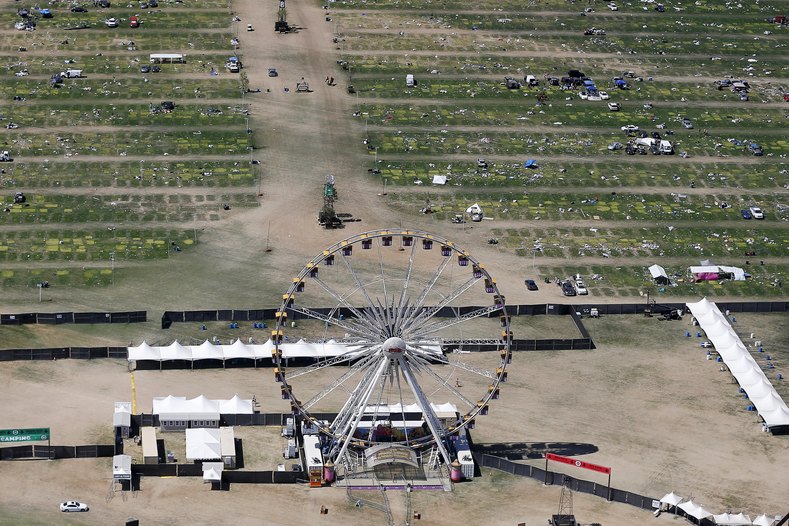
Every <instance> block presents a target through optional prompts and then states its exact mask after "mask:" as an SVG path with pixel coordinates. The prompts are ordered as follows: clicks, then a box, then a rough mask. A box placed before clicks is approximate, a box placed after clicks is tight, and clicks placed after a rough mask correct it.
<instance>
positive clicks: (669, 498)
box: [660, 491, 683, 506]
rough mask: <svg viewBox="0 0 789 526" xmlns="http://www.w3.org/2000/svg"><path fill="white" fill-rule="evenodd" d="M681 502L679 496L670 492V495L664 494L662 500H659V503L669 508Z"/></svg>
mask: <svg viewBox="0 0 789 526" xmlns="http://www.w3.org/2000/svg"><path fill="white" fill-rule="evenodd" d="M682 500H683V498H682V497H680V496H679V495H677V494H676V493H674V492H673V491H672V492H671V493H666V494H665V495H663V498H662V499H660V502H662V503H663V504H668V505H669V506H676V505H677V504H679V503H680V502H682Z"/></svg>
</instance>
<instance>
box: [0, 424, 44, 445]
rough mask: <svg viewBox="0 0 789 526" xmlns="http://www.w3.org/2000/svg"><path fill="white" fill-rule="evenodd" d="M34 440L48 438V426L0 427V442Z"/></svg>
mask: <svg viewBox="0 0 789 526" xmlns="http://www.w3.org/2000/svg"><path fill="white" fill-rule="evenodd" d="M36 440H49V428H48V427H39V428H36V429H0V442H35V441H36Z"/></svg>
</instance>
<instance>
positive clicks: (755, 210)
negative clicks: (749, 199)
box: [749, 206, 764, 219]
mask: <svg viewBox="0 0 789 526" xmlns="http://www.w3.org/2000/svg"><path fill="white" fill-rule="evenodd" d="M749 210H750V211H751V215H752V216H753V218H754V219H764V212H763V211H762V209H761V208H759V207H758V206H752V207H751V208H749Z"/></svg>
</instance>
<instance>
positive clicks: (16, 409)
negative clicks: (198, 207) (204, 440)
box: [0, 316, 789, 526]
mask: <svg viewBox="0 0 789 526" xmlns="http://www.w3.org/2000/svg"><path fill="white" fill-rule="evenodd" d="M754 319H755V318H754ZM773 322H777V323H773V324H766V325H765V326H760V327H759V328H758V329H757V334H759V337H761V338H762V339H763V340H764V344H765V345H769V346H770V347H771V348H780V347H782V346H783V347H785V346H786V344H787V337H786V331H785V328H784V327H782V326H781V324H780V323H779V322H780V320H778V319H775V318H774V319H773ZM738 323H747V324H749V325H753V326H756V322H755V321H752V320H751V318H750V317H748V316H746V317H745V318H743V317H740V318H738ZM586 324H587V327H588V328H589V330H590V332H591V333H592V336H593V337H594V338H595V339H596V340H597V341H598V349H596V350H594V351H558V352H522V353H517V354H516V356H515V359H514V361H513V363H512V365H511V366H510V368H509V371H510V376H509V381H508V382H507V383H506V384H505V385H504V386H503V389H502V398H501V399H500V400H497V401H495V403H493V404H492V406H491V412H490V414H489V415H488V416H485V417H480V418H479V419H478V425H477V427H476V429H475V430H474V431H473V432H472V433H473V437H474V441H475V443H476V444H477V445H479V446H481V447H483V448H484V447H498V448H502V447H503V448H504V450H505V451H506V455H507V456H509V457H510V458H512V459H513V460H515V461H520V462H528V463H533V464H534V465H536V466H541V465H542V464H543V462H544V461H543V460H539V459H529V458H528V457H529V456H530V454H538V455H539V454H540V453H544V451H545V446H543V445H542V443H545V442H547V443H551V444H552V446H551V447H558V448H561V447H562V445H563V444H569V445H580V446H583V448H584V450H586V451H590V453H589V454H587V455H584V456H583V457H582V458H584V460H588V461H590V462H594V463H598V464H602V465H606V466H611V467H612V468H613V485H614V486H615V487H619V488H623V489H627V490H630V491H634V492H639V493H641V494H644V495H649V496H656V497H660V496H662V495H663V494H664V493H667V492H669V491H672V490H673V491H676V492H677V493H679V494H680V495H685V496H692V497H693V498H694V500H697V501H699V502H701V503H702V504H704V505H705V506H706V507H708V508H709V509H711V510H713V511H715V512H719V511H721V512H722V511H724V510H728V509H731V510H743V511H746V512H748V513H750V514H751V515H752V516H753V515H755V514H758V513H761V512H768V513H778V512H781V511H782V510H781V506H783V504H784V500H785V499H784V496H785V495H784V494H785V491H784V488H783V485H782V480H783V479H784V474H783V470H781V469H780V468H779V466H782V465H784V464H785V463H786V462H788V461H789V446H787V442H786V437H775V436H772V435H770V434H768V433H762V432H761V431H760V428H759V425H758V423H757V421H756V416H755V414H753V413H748V412H746V411H745V405H746V401H745V400H743V399H742V398H741V395H739V394H738V392H737V389H736V385H734V384H732V382H731V379H730V376H729V375H728V374H726V373H722V372H720V371H719V368H718V366H717V364H716V363H715V362H714V361H709V360H706V359H705V355H706V351H705V350H704V349H702V348H700V347H699V341H698V339H697V338H695V336H694V337H693V338H686V337H685V335H684V333H685V330H692V327H691V326H690V322H689V320H688V319H685V320H683V321H681V322H662V321H659V320H658V319H657V318H643V317H635V316H633V317H617V316H610V317H607V318H602V319H600V320H587V321H586ZM612 340H615V341H612ZM617 342H618V343H617ZM486 354H487V353H479V354H472V355H465V356H464V359H465V360H466V361H468V362H469V363H471V364H477V365H479V366H483V365H484V364H485V363H486V359H487V357H486V356H485V355H486ZM133 374H134V383H135V386H136V402H137V410H138V411H145V412H149V411H150V410H151V400H152V398H153V397H155V396H166V395H168V394H173V395H178V396H187V397H193V396H197V395H199V394H205V395H206V396H208V397H209V398H229V397H231V396H233V395H234V394H239V395H241V396H243V397H250V396H252V395H253V394H254V395H255V396H256V398H257V400H258V401H259V402H260V404H261V410H262V411H276V412H279V411H287V410H288V406H287V404H285V403H284V402H283V401H282V400H281V398H280V397H279V388H278V384H276V383H275V382H274V381H273V375H272V373H271V369H270V368H261V369H258V370H255V369H228V370H218V369H217V370H199V371H161V372H160V371H144V370H139V371H135V372H134V373H133ZM315 381H316V383H318V384H319V383H320V378H316V380H315ZM0 382H2V384H3V385H4V386H5V394H4V396H3V406H4V410H3V420H4V422H9V423H10V422H13V423H14V425H15V426H28V427H37V426H44V425H47V426H50V427H51V428H52V435H53V441H54V443H56V444H64V445H66V444H69V445H71V444H83V443H97V442H99V443H110V441H111V416H112V404H113V402H114V401H117V400H130V399H131V397H132V394H131V373H129V372H128V370H127V367H126V363H125V362H122V361H116V360H93V361H90V362H82V361H76V360H60V361H56V362H10V363H6V364H4V366H3V368H2V370H1V371H0ZM75 385H79V386H80V389H79V390H75V389H74V386H75ZM477 387H479V386H477ZM463 389H465V390H466V394H467V395H469V396H474V395H476V394H481V393H474V392H473V389H474V386H473V385H471V384H464V387H463ZM327 403H328V402H327ZM329 405H330V404H329ZM238 434H239V436H240V437H242V438H243V439H244V443H245V448H244V449H245V455H247V456H248V458H249V459H250V466H251V467H254V468H255V469H273V468H274V467H275V465H276V464H277V463H279V462H282V460H281V459H280V458H279V457H278V450H279V449H280V448H281V447H282V446H284V439H282V438H280V437H279V436H278V430H277V429H270V428H267V429H256V428H246V429H241V430H240V431H239V433H238ZM162 436H163V438H165V443H166V445H167V447H168V449H172V450H174V451H180V450H181V449H182V447H183V446H182V442H183V434H181V433H169V434H163V435H162ZM179 443H180V444H181V445H179ZM519 454H520V458H519ZM0 468H1V469H2V472H3V476H2V477H0V495H2V498H0V515H3V516H5V517H7V519H5V520H6V522H5V523H8V524H13V523H20V522H21V523H28V524H36V523H40V524H47V523H52V522H53V521H57V522H62V523H66V519H64V518H63V517H61V516H60V515H59V512H58V511H57V508H56V504H57V502H59V501H61V500H65V499H67V498H77V499H82V500H85V501H88V502H89V503H90V505H91V512H90V513H89V514H85V515H82V516H80V517H76V518H70V519H71V520H73V521H74V523H77V522H79V523H88V524H107V523H117V522H119V521H121V520H122V519H124V518H126V517H128V516H134V517H138V518H140V519H142V520H143V522H144V523H150V524H159V523H164V522H168V523H173V524H193V523H206V522H212V521H217V520H218V521H220V522H221V521H222V517H227V515H228V514H233V516H234V517H235V519H234V521H235V522H237V523H239V524H261V523H262V524H321V523H325V524H380V523H381V521H382V515H381V514H380V513H379V512H376V511H374V510H371V509H366V510H358V509H354V508H353V507H352V506H349V505H348V504H347V500H346V496H345V493H344V490H342V489H329V488H327V489H321V490H309V489H307V488H305V487H302V486H245V485H241V484H236V485H234V486H233V487H232V488H231V491H230V492H210V491H209V490H208V488H207V487H206V486H204V485H203V484H202V483H201V481H200V480H199V478H195V479H154V478H144V479H142V488H141V491H140V492H138V493H136V494H135V495H134V496H129V497H128V498H127V499H126V500H124V499H123V498H122V496H121V495H120V494H116V495H115V497H114V498H113V499H112V500H109V501H107V500H106V498H107V495H108V488H109V476H110V464H109V459H97V460H58V461H52V462H50V461H22V462H3V463H2V466H0ZM552 469H554V470H559V471H562V469H561V468H560V467H556V466H552ZM571 474H573V475H574V476H581V477H584V476H585V477H586V478H589V479H590V480H594V477H595V475H594V474H593V473H589V474H586V473H578V472H574V473H571ZM597 482H600V483H605V480H602V479H601V480H598V481H597ZM558 496H559V488H558V487H542V486H541V484H539V483H537V482H535V481H532V480H525V479H524V480H522V479H518V478H515V477H511V476H508V475H504V474H501V473H497V472H493V471H491V470H487V469H486V470H483V472H482V477H481V478H479V479H475V481H474V482H471V483H464V484H460V485H458V486H457V488H456V491H455V492H454V493H452V494H445V493H441V492H437V493H433V492H417V493H415V494H414V501H413V502H414V510H415V511H421V513H422V520H421V521H420V524H438V525H445V524H452V523H455V522H457V521H459V520H466V521H471V522H472V523H475V524H517V523H518V522H523V521H526V522H527V524H542V523H544V521H545V519H546V518H547V516H548V515H549V514H550V513H551V512H555V509H556V507H557V504H558ZM369 498H371V499H375V495H372V496H370V497H369ZM390 500H391V502H392V506H393V511H394V513H395V518H397V517H398V515H397V513H398V510H399V513H400V514H401V515H402V513H404V511H403V509H404V508H403V506H404V504H403V502H404V501H403V497H402V495H398V494H396V493H392V494H391V495H390ZM296 502H298V503H300V504H301V505H300V506H299V508H298V511H297V512H294V509H293V503H296ZM321 505H324V506H328V507H329V508H330V510H331V511H330V514H329V515H328V516H320V515H319V513H318V510H319V508H320V506H321ZM575 512H576V515H577V516H578V517H579V519H581V520H583V521H585V522H586V521H588V522H594V521H597V522H601V523H603V524H608V525H615V526H616V525H623V526H624V525H632V524H638V523H641V522H642V521H646V520H649V521H653V520H655V519H653V518H652V517H650V516H649V515H648V514H647V513H648V512H643V511H639V510H636V509H634V508H631V507H628V506H623V505H619V504H610V503H606V502H604V501H602V500H600V499H594V498H591V497H588V496H583V495H576V496H575ZM163 515H167V516H168V518H167V519H164V518H163ZM261 517H265V519H261ZM658 520H660V521H661V522H665V521H672V520H673V519H672V518H671V516H667V515H663V516H662V517H661V518H660V519H658ZM261 521H262V522H261ZM0 523H3V522H2V521H0Z"/></svg>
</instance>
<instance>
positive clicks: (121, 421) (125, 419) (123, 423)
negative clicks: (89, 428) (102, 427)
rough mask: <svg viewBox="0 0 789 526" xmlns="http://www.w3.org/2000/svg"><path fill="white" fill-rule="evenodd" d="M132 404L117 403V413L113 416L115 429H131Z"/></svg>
mask: <svg viewBox="0 0 789 526" xmlns="http://www.w3.org/2000/svg"><path fill="white" fill-rule="evenodd" d="M131 412H132V404H131V402H115V412H114V413H113V415H112V425H113V427H131Z"/></svg>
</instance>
